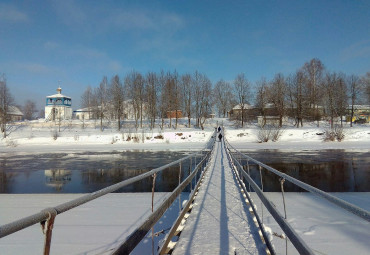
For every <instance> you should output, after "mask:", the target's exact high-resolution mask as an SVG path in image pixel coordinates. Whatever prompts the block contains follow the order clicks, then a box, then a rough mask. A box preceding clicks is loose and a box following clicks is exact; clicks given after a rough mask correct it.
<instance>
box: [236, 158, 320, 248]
mask: <svg viewBox="0 0 370 255" xmlns="http://www.w3.org/2000/svg"><path fill="white" fill-rule="evenodd" d="M229 153H230V155H231V157H232V159H233V163H234V164H235V165H236V166H237V167H238V168H240V169H243V166H242V165H241V164H240V163H239V161H238V160H237V159H236V158H235V156H234V155H233V154H232V153H231V151H229ZM242 176H244V178H245V179H246V180H247V182H248V183H249V184H250V185H251V187H252V189H253V190H254V191H255V192H256V194H257V195H258V197H259V198H260V200H261V201H262V203H263V204H264V205H265V207H266V208H267V210H268V211H269V212H270V214H271V215H272V217H274V219H275V221H276V222H277V223H278V224H279V226H280V227H281V229H282V230H283V231H284V233H285V234H286V235H287V237H288V238H289V239H290V241H291V242H292V244H293V245H294V247H295V248H296V249H297V251H298V252H299V253H300V254H312V255H314V254H315V253H314V252H313V251H312V250H311V249H310V248H309V247H308V245H307V244H306V243H305V242H304V241H303V239H302V238H301V237H300V236H299V235H298V234H297V233H296V232H295V231H294V229H293V228H292V226H290V224H289V223H288V222H287V221H286V220H285V219H284V217H283V216H282V215H281V214H280V212H279V211H277V210H276V209H275V207H274V206H273V205H272V203H271V202H270V201H269V200H268V199H267V197H266V196H265V195H264V194H263V191H262V190H261V189H260V188H259V187H258V185H257V184H256V183H255V182H254V181H253V180H252V178H251V177H250V176H249V175H248V174H247V173H246V172H245V171H244V169H243V170H242Z"/></svg>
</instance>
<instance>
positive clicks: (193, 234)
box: [173, 142, 266, 255]
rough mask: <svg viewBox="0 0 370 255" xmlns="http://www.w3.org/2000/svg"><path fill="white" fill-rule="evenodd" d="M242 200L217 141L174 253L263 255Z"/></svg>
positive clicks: (221, 146) (253, 226) (227, 161)
mask: <svg viewBox="0 0 370 255" xmlns="http://www.w3.org/2000/svg"><path fill="white" fill-rule="evenodd" d="M243 200H244V198H243V194H242V193H241V191H240V189H239V187H238V183H237V180H236V179H235V177H234V176H233V173H232V168H231V165H230V162H229V160H228V157H227V152H226V149H225V145H224V142H216V144H215V146H214V150H213V155H212V157H211V160H210V167H209V169H208V171H207V173H206V176H205V181H204V183H203V184H202V185H201V188H200V189H199V192H198V195H197V196H196V198H195V201H194V205H193V209H192V212H191V213H190V215H189V217H188V219H187V221H186V224H185V227H184V229H183V231H182V233H181V235H180V238H179V240H178V242H177V244H176V246H175V250H174V252H173V254H175V255H178V254H266V251H265V245H264V244H263V243H262V241H261V238H260V237H259V234H258V228H257V226H256V225H255V223H254V222H253V219H252V217H253V216H252V215H251V214H250V213H249V209H248V208H247V206H246V205H245V203H243V202H242V201H243Z"/></svg>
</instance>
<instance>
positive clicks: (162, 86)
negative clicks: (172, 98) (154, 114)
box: [158, 70, 168, 129]
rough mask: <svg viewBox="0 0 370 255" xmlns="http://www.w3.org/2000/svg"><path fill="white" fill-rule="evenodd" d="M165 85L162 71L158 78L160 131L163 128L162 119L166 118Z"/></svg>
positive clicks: (165, 79) (164, 76)
mask: <svg viewBox="0 0 370 255" xmlns="http://www.w3.org/2000/svg"><path fill="white" fill-rule="evenodd" d="M166 83H167V77H166V74H165V73H164V71H163V70H161V73H160V75H159V77H158V86H159V88H158V91H159V93H160V96H158V98H159V102H158V112H159V115H160V117H161V129H163V127H164V119H165V118H166V114H167V104H168V102H167V93H166Z"/></svg>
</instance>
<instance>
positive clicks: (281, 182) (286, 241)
mask: <svg viewBox="0 0 370 255" xmlns="http://www.w3.org/2000/svg"><path fill="white" fill-rule="evenodd" d="M279 181H280V187H281V194H282V196H283V204H284V217H285V219H287V216H286V207H285V196H284V182H285V179H284V178H280V180H279ZM285 254H286V255H288V237H285Z"/></svg>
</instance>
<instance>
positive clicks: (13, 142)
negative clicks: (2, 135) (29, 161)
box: [5, 140, 18, 147]
mask: <svg viewBox="0 0 370 255" xmlns="http://www.w3.org/2000/svg"><path fill="white" fill-rule="evenodd" d="M5 145H6V146H7V147H17V146H18V143H17V142H16V141H13V140H6V141H5Z"/></svg>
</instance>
